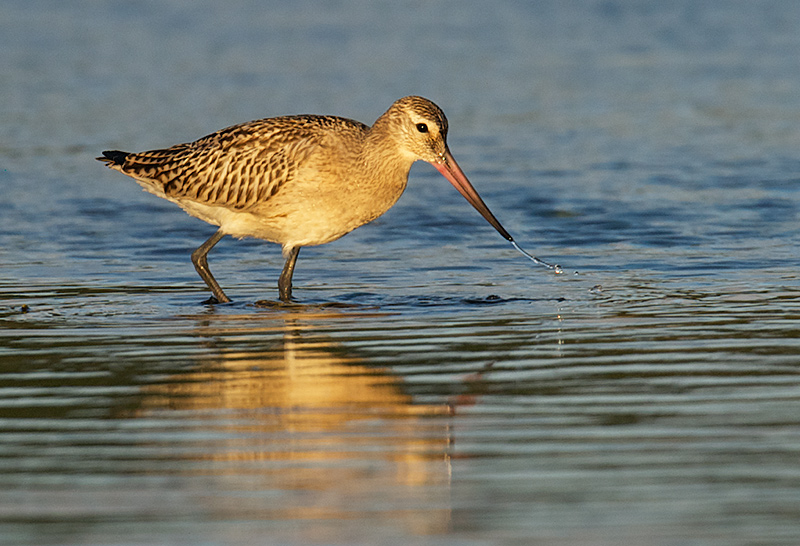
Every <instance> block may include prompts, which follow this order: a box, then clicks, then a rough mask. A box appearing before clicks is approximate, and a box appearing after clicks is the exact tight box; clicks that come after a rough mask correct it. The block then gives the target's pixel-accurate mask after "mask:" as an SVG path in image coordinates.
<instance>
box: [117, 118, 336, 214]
mask: <svg viewBox="0 0 800 546" xmlns="http://www.w3.org/2000/svg"><path fill="white" fill-rule="evenodd" d="M325 119H326V118H321V117H316V116H296V117H284V118H270V119H265V120H259V121H254V122H250V123H246V124H242V125H237V126H234V127H229V128H227V129H223V130H221V131H218V132H216V133H213V134H211V135H208V136H207V137H204V138H201V139H200V140H197V141H195V142H190V143H188V144H178V145H177V146H173V147H171V148H167V149H165V150H152V151H149V152H142V153H139V154H131V155H129V156H127V157H126V158H125V163H124V165H123V166H122V171H123V172H125V173H126V174H129V175H131V176H134V177H136V178H138V179H147V180H150V181H152V183H154V184H158V185H159V186H160V187H161V188H162V189H163V191H164V194H165V195H166V196H168V197H175V198H184V199H191V200H193V201H197V202H199V203H203V204H208V205H224V206H226V207H229V208H233V209H236V210H247V209H249V208H251V207H253V206H254V205H256V204H258V203H259V202H263V201H265V200H267V199H269V198H270V197H272V196H273V195H275V194H276V193H277V192H278V191H280V188H281V187H282V186H283V185H284V184H286V183H287V182H289V181H291V180H292V178H294V177H295V176H296V174H297V171H298V168H299V167H300V166H301V165H302V164H303V162H304V161H306V160H307V159H308V157H309V156H310V155H311V154H312V153H313V152H314V150H316V149H317V148H318V146H319V145H320V143H321V141H322V140H323V139H324V137H325V130H324V126H325V124H324V123H323V124H322V125H320V121H323V120H325ZM336 121H337V122H338V123H341V122H342V121H344V120H336ZM348 121H349V120H348Z"/></svg>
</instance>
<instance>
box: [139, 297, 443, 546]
mask: <svg viewBox="0 0 800 546" xmlns="http://www.w3.org/2000/svg"><path fill="white" fill-rule="evenodd" d="M237 318H238V320H237ZM246 318H247V320H246V321H245V320H242V317H230V316H227V317H222V316H220V317H212V318H211V319H209V318H207V317H206V318H203V319H202V320H201V322H202V324H201V325H199V326H198V331H197V336H198V338H199V339H201V340H203V341H202V342H203V343H204V344H206V345H207V351H204V352H206V353H207V354H206V355H205V356H203V357H202V358H199V359H198V363H197V364H196V365H193V366H192V368H191V369H190V370H189V371H188V372H187V373H182V374H176V375H170V376H169V377H168V378H167V379H166V380H165V381H163V382H159V383H156V384H152V385H149V386H148V387H147V388H146V390H145V393H144V394H145V397H144V400H143V401H142V405H141V406H140V413H138V416H140V417H151V418H153V417H163V416H165V415H166V416H167V418H170V417H174V416H175V415H176V412H177V415H180V417H181V419H182V421H181V422H185V423H186V425H185V428H183V429H182V430H181V432H182V433H184V434H185V437H184V438H182V439H177V438H176V440H178V442H177V444H178V448H177V451H178V452H179V453H180V454H181V455H180V456H179V458H181V459H182V463H181V470H180V473H181V474H182V475H184V476H186V475H190V476H195V477H197V476H204V477H205V479H207V480H209V479H210V480H213V483H212V484H210V485H207V486H206V487H210V488H213V489H214V490H220V488H221V489H224V490H227V491H230V492H231V495H228V496H224V498H222V499H219V498H217V499H216V500H215V501H214V511H215V512H216V513H217V515H218V516H219V515H221V514H220V513H219V512H220V510H221V511H222V512H224V515H223V517H237V518H238V517H255V518H270V519H271V518H282V519H307V518H316V519H318V518H322V519H331V518H346V519H352V518H354V517H365V518H368V519H370V520H373V521H374V519H375V518H381V517H383V518H387V521H388V520H391V525H392V526H396V525H398V524H399V525H402V527H404V528H406V530H410V531H412V532H415V533H423V534H427V533H431V532H433V533H436V532H441V531H444V530H446V528H447V527H448V525H449V484H450V459H449V447H450V444H451V437H450V433H451V431H450V413H451V409H450V406H449V405H447V404H442V405H424V404H415V403H414V401H413V400H412V397H411V396H410V395H409V394H407V393H405V392H404V391H403V388H402V382H401V380H400V379H399V378H397V377H395V376H393V375H391V374H390V373H389V371H388V370H386V369H382V368H380V367H377V366H370V365H368V363H366V362H364V361H361V360H359V358H358V357H356V356H353V354H348V351H347V349H346V348H345V347H343V346H342V345H340V344H338V343H335V342H333V341H332V340H331V339H330V337H327V336H325V335H323V334H320V333H319V332H318V331H315V325H319V321H321V320H324V317H323V316H321V315H319V316H318V315H314V314H310V313H309V312H300V313H298V312H292V313H291V314H285V315H284V316H283V317H282V318H280V319H277V320H276V319H275V317H274V316H273V315H270V316H269V318H268V319H267V320H264V321H258V320H257V321H256V322H263V325H261V326H259V325H257V326H255V327H254V326H253V322H254V321H253V316H252V315H251V316H248V317H246ZM170 420H172V419H170ZM174 451H175V449H173V452H174ZM184 463H186V464H184ZM245 493H246V494H245ZM277 499H280V500H279V501H278V500H277Z"/></svg>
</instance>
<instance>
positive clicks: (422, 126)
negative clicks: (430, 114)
mask: <svg viewBox="0 0 800 546" xmlns="http://www.w3.org/2000/svg"><path fill="white" fill-rule="evenodd" d="M417 131H419V132H420V133H427V132H428V126H427V125H425V124H424V123H417Z"/></svg>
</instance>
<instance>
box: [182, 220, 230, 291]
mask: <svg viewBox="0 0 800 546" xmlns="http://www.w3.org/2000/svg"><path fill="white" fill-rule="evenodd" d="M224 236H225V234H224V233H223V232H222V230H221V229H220V230H217V232H216V233H214V235H212V236H211V237H209V238H208V241H206V242H205V243H203V244H202V245H200V246H199V247H198V248H197V250H195V251H194V252H192V263H193V264H194V268H195V269H196V270H197V273H198V274H199V275H200V277H201V278H202V279H203V280H204V281H205V282H206V284H207V285H208V287H209V288H210V289H211V293H212V294H214V295H213V296H212V297H210V298H209V299H208V303H227V302H229V301H231V300H230V298H228V296H226V295H225V292H223V291H222V288H220V286H219V283H218V282H217V280H216V279H215V278H214V275H212V274H211V270H210V269H208V259H207V258H206V256H207V254H208V251H209V250H211V249H212V248H214V245H215V244H217V243H218V242H219V240H220V239H222V238H223V237H224Z"/></svg>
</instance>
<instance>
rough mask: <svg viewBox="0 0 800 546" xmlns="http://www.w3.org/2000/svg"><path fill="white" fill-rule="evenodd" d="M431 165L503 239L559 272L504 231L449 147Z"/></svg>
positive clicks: (558, 267)
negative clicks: (440, 159) (527, 250)
mask: <svg viewBox="0 0 800 546" xmlns="http://www.w3.org/2000/svg"><path fill="white" fill-rule="evenodd" d="M433 166H434V167H436V170H438V171H439V172H440V173H442V176H444V177H445V178H446V179H447V180H448V181H449V182H450V183H451V184H452V185H453V186H454V187H455V188H456V189H457V190H458V193H460V194H461V195H463V196H464V198H465V199H466V200H467V201H469V203H470V204H471V205H472V206H473V207H475V210H477V211H478V212H480V213H481V216H483V217H484V218H486V221H487V222H489V223H490V224H492V226H493V227H494V229H496V230H497V231H498V233H500V235H502V236H503V238H504V239H505V240H507V241H508V242H510V243H511V244H512V245H514V248H516V249H517V250H519V251H520V252H521V253H522V254H524V255H525V256H527V257H528V258H530V259H531V260H533V261H534V262H535V263H537V264H540V265H543V266H545V267H549V268H550V269H552V270H553V271H555V272H556V273H561V267H560V266H558V265H551V264H549V263H547V262H545V261H543V260H540V259H539V258H537V257H536V256H533V255H532V254H528V253H527V252H525V251H524V250H523V249H522V247H520V246H519V245H518V244H517V242H516V241H515V240H514V238H513V237H512V236H511V234H510V233H508V231H506V228H504V227H503V226H502V224H501V223H500V222H499V221H498V220H497V218H495V217H494V214H492V211H490V210H489V207H487V206H486V203H484V202H483V199H481V196H480V195H478V192H477V191H476V190H475V188H474V187H472V184H470V182H469V180H468V179H467V176H466V175H465V174H464V171H462V170H461V167H459V166H458V163H456V160H455V159H454V158H453V155H452V154H451V153H450V150H449V149H447V148H445V151H444V157H443V158H442V161H441V162H436V163H433Z"/></svg>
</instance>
